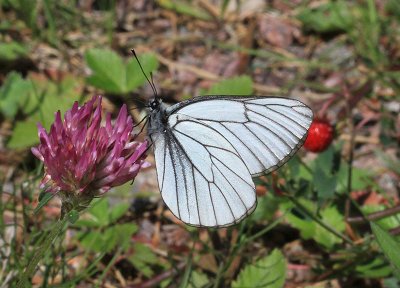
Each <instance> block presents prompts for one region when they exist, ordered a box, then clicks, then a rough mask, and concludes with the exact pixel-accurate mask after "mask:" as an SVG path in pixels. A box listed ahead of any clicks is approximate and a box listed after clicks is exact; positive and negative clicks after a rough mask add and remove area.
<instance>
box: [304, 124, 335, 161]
mask: <svg viewBox="0 0 400 288" xmlns="http://www.w3.org/2000/svg"><path fill="white" fill-rule="evenodd" d="M332 140H333V127H332V126H331V124H329V122H328V121H327V120H325V119H318V118H316V119H314V120H313V122H312V123H311V126H310V129H309V130H308V136H307V139H306V142H305V143H304V148H305V149H307V150H308V151H311V152H316V153H318V152H322V151H324V150H325V149H326V148H328V146H329V145H330V144H331V142H332Z"/></svg>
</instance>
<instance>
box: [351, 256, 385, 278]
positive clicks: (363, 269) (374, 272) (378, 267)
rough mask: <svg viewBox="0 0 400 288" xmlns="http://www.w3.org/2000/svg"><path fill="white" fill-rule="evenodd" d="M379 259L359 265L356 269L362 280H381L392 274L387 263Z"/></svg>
mask: <svg viewBox="0 0 400 288" xmlns="http://www.w3.org/2000/svg"><path fill="white" fill-rule="evenodd" d="M382 258H383V257H380V258H375V259H373V260H370V261H368V262H366V263H359V264H358V265H357V267H356V271H357V273H359V274H360V276H361V277H364V278H383V277H387V276H389V275H390V274H392V269H391V267H390V266H389V265H388V263H387V261H386V260H384V259H382Z"/></svg>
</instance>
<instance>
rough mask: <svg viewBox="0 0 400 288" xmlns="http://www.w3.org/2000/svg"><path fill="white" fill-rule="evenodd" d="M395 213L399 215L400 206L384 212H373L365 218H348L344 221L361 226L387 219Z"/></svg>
mask: <svg viewBox="0 0 400 288" xmlns="http://www.w3.org/2000/svg"><path fill="white" fill-rule="evenodd" d="M397 213H400V205H398V206H395V207H392V208H388V209H386V210H384V211H378V212H374V213H371V214H369V215H366V216H358V217H349V218H347V220H346V221H347V222H348V223H351V224H362V223H367V222H369V221H376V220H379V219H381V218H385V217H389V216H392V215H394V214H397Z"/></svg>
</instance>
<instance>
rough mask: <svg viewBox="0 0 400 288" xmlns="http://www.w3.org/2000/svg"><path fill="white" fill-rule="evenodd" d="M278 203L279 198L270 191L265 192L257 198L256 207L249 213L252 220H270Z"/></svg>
mask: <svg viewBox="0 0 400 288" xmlns="http://www.w3.org/2000/svg"><path fill="white" fill-rule="evenodd" d="M279 203H280V202H279V198H277V197H274V196H273V195H272V193H267V194H266V195H265V196H263V197H260V198H258V203H257V208H256V210H255V211H254V213H253V214H251V219H252V221H256V222H257V221H266V220H272V219H273V217H274V215H275V212H276V211H277V210H278V208H279Z"/></svg>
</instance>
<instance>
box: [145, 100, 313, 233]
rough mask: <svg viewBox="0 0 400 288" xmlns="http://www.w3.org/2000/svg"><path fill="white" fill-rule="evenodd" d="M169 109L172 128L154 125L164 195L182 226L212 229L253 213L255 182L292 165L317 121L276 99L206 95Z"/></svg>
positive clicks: (294, 104)
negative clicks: (256, 178)
mask: <svg viewBox="0 0 400 288" xmlns="http://www.w3.org/2000/svg"><path fill="white" fill-rule="evenodd" d="M163 109H166V110H164V111H165V115H167V121H166V124H165V126H162V127H157V129H155V128H154V127H151V129H152V131H157V133H153V134H152V135H151V138H152V141H153V144H154V146H155V158H156V166H157V176H158V182H159V187H160V191H161V195H162V197H163V199H164V201H165V203H166V204H167V206H168V207H169V208H170V209H171V211H172V213H173V214H174V215H175V216H177V217H178V218H180V219H181V220H182V221H184V222H185V223H187V224H190V225H195V226H207V227H221V226H229V225H231V224H235V223H237V222H239V221H240V220H241V219H243V218H244V217H245V216H246V215H248V214H250V213H251V212H252V211H253V210H254V208H255V206H256V194H255V187H254V183H253V181H252V178H251V177H252V176H255V175H259V174H262V173H267V172H270V171H272V170H274V169H276V168H278V167H279V166H281V165H282V164H283V163H284V162H285V161H287V160H288V159H289V158H290V156H292V155H293V154H294V153H295V152H296V151H297V150H298V149H299V148H300V146H301V145H302V143H303V141H304V138H305V136H306V134H307V129H308V127H309V126H310V124H311V121H312V111H311V110H310V109H309V108H308V107H307V106H305V105H304V104H303V103H301V102H299V101H297V100H292V99H286V98H277V97H247V98H241V97H226V96H207V97H198V98H195V99H193V100H188V101H184V102H181V103H178V104H176V105H174V106H171V107H169V108H165V107H163ZM155 122H157V123H158V122H162V121H155Z"/></svg>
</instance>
